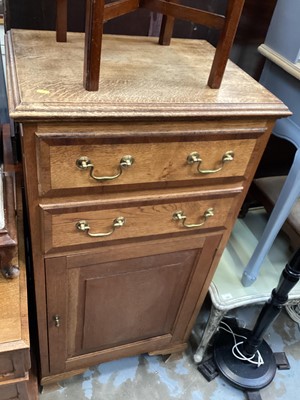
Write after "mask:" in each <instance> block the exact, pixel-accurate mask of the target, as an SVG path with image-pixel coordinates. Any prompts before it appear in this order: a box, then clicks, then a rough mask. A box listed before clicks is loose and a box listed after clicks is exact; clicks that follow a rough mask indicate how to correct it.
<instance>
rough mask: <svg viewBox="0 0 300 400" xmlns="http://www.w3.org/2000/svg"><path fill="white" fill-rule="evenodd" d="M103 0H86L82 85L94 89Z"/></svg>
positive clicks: (98, 72) (87, 88)
mask: <svg viewBox="0 0 300 400" xmlns="http://www.w3.org/2000/svg"><path fill="white" fill-rule="evenodd" d="M103 17H104V0H97V1H95V0H86V11H85V45H84V64H83V86H84V88H85V89H86V90H89V91H95V90H98V87H99V75H100V59H101V47H102V33H103Z"/></svg>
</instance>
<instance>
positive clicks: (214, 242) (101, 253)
mask: <svg viewBox="0 0 300 400" xmlns="http://www.w3.org/2000/svg"><path fill="white" fill-rule="evenodd" d="M154 41H155V39H153V38H136V37H116V36H107V37H105V39H104V42H103V46H104V48H103V58H102V78H101V82H100V91H99V92H86V91H85V90H84V89H83V88H81V80H82V79H81V71H82V51H83V37H82V35H81V34H70V35H69V42H68V44H57V43H55V38H54V33H50V32H31V31H12V32H10V33H9V34H8V37H7V54H8V57H9V58H8V61H9V63H8V66H9V68H8V82H9V103H10V114H11V117H12V118H14V119H15V121H18V122H20V123H21V125H20V127H21V136H22V150H23V157H24V158H23V163H24V171H25V179H26V190H27V204H28V209H29V217H30V228H31V240H32V254H33V261H34V279H35V291H36V300H37V318H38V334H39V346H40V357H41V360H40V361H41V378H42V383H47V382H50V381H55V380H58V379H61V378H62V377H65V376H67V375H68V374H74V373H76V372H79V371H82V370H84V368H86V367H88V366H89V365H93V364H96V363H100V362H105V361H108V360H112V359H115V358H118V357H124V356H129V355H133V354H138V353H145V352H148V353H150V354H168V353H172V352H176V351H182V350H183V349H184V348H185V346H186V343H187V341H188V338H189V334H190V331H191V329H192V327H193V324H194V321H195V318H196V316H197V313H198V312H199V309H200V307H201V305H202V302H203V300H204V298H205V295H206V293H207V289H208V286H209V284H210V281H211V278H212V276H213V273H214V271H215V268H216V266H217V264H218V260H219V258H220V256H221V254H222V251H223V249H224V246H225V244H226V242H227V239H228V237H229V235H230V232H231V229H232V226H233V224H234V221H235V219H236V217H237V215H238V212H239V209H240V206H241V204H242V202H243V199H244V197H245V195H246V192H247V190H248V187H249V184H250V182H251V180H252V178H253V175H254V172H255V169H256V167H257V165H258V163H259V160H260V158H261V155H262V153H263V151H264V148H265V146H266V143H267V141H268V138H269V135H270V133H271V129H272V126H273V124H274V122H275V120H276V118H278V117H284V116H287V115H289V111H288V109H287V108H286V107H285V106H284V105H283V104H282V103H281V102H280V101H279V100H277V99H276V98H275V97H274V96H272V95H271V94H270V93H269V92H268V91H266V90H265V89H264V88H262V87H261V86H260V85H259V84H258V83H256V82H255V81H253V80H252V79H251V78H250V77H248V76H247V75H246V74H245V73H243V72H242V71H241V70H239V69H238V68H237V67H236V66H235V65H233V64H232V63H230V64H229V65H228V68H227V72H226V74H225V78H224V80H223V85H222V88H221V89H219V90H213V89H209V88H208V87H207V86H206V79H207V74H208V72H209V66H210V63H211V58H212V56H213V53H214V51H213V49H211V47H210V46H209V45H208V44H207V43H205V42H201V41H200V42H199V41H189V40H174V41H173V42H172V46H171V47H170V48H168V49H166V48H161V47H159V46H156V44H155V42H154ZM202 75H203V76H202Z"/></svg>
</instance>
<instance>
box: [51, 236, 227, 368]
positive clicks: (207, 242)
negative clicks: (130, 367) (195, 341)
mask: <svg viewBox="0 0 300 400" xmlns="http://www.w3.org/2000/svg"><path fill="white" fill-rule="evenodd" d="M219 241H220V235H218V236H212V237H208V238H204V237H200V238H199V237H198V236H196V235H194V236H189V237H184V238H178V237H177V238H173V239H164V240H160V241H149V242H139V243H135V244H129V245H128V244H127V245H123V246H116V247H106V248H103V249H101V250H99V249H98V250H97V252H93V253H86V254H81V255H70V256H66V257H58V258H51V259H48V260H46V284H47V306H48V329H49V352H50V354H49V357H50V372H51V374H53V373H59V372H63V371H68V370H72V369H75V368H80V367H83V366H87V365H92V364H94V363H95V364H96V363H98V362H104V361H108V360H110V359H113V358H118V357H124V356H129V355H133V354H139V353H144V352H153V351H160V350H163V349H168V348H172V346H173V347H174V346H176V345H179V344H181V343H184V342H185V341H186V337H187V335H186V330H187V328H188V326H189V325H190V323H191V320H192V319H193V317H194V315H195V309H196V308H197V303H198V300H199V296H200V294H201V290H202V288H203V285H204V283H205V281H206V278H207V274H208V272H209V269H210V265H211V262H212V259H213V255H214V253H215V249H216V247H217V245H218V243H219Z"/></svg>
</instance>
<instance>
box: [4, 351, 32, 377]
mask: <svg viewBox="0 0 300 400" xmlns="http://www.w3.org/2000/svg"><path fill="white" fill-rule="evenodd" d="M29 369H30V356H29V350H28V349H26V350H16V351H8V352H5V353H1V354H0V384H1V383H2V382H5V381H9V380H11V379H16V378H24V377H25V376H26V373H27V372H28V370H29Z"/></svg>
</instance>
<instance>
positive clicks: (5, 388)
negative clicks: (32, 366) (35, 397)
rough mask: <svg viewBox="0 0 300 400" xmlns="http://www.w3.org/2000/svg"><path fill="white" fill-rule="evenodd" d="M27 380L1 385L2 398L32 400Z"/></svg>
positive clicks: (0, 394) (3, 399)
mask: <svg viewBox="0 0 300 400" xmlns="http://www.w3.org/2000/svg"><path fill="white" fill-rule="evenodd" d="M27 380H28V378H27V379H26V380H24V381H20V382H15V383H11V384H9V385H1V386H0V399H1V400H17V399H18V400H32V399H30V398H29V392H28V387H27V385H28V383H27Z"/></svg>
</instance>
